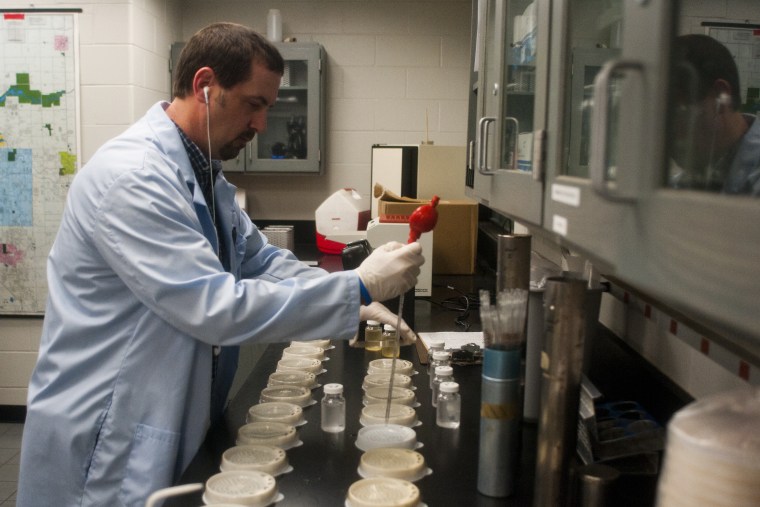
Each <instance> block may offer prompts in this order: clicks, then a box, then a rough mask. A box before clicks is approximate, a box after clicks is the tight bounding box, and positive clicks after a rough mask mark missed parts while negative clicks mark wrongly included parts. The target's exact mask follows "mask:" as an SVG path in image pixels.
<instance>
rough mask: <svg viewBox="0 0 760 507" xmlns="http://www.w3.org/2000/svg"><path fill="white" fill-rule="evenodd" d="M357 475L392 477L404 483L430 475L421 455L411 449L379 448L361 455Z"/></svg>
mask: <svg viewBox="0 0 760 507" xmlns="http://www.w3.org/2000/svg"><path fill="white" fill-rule="evenodd" d="M358 472H359V475H360V476H362V477H363V478H365V479H367V478H370V477H392V478H394V479H403V480H405V481H410V482H414V481H418V480H420V479H422V478H423V477H425V476H426V475H428V474H429V473H430V469H429V468H428V467H427V466H426V465H425V458H424V457H422V454H420V453H418V452H417V451H412V450H411V449H397V448H393V447H379V448H377V449H370V450H369V451H366V452H365V453H364V454H362V457H361V459H360V460H359V470H358Z"/></svg>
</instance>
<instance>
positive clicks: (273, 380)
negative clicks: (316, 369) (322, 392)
mask: <svg viewBox="0 0 760 507" xmlns="http://www.w3.org/2000/svg"><path fill="white" fill-rule="evenodd" d="M267 386H268V387H271V386H301V387H306V388H307V389H314V388H315V387H317V376H316V375H314V374H313V373H311V372H308V371H300V370H292V371H275V372H273V373H272V374H271V375H269V381H268V382H267Z"/></svg>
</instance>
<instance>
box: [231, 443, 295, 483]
mask: <svg viewBox="0 0 760 507" xmlns="http://www.w3.org/2000/svg"><path fill="white" fill-rule="evenodd" d="M220 469H221V471H222V472H230V471H233V470H254V471H257V472H264V473H267V474H270V475H272V476H274V477H277V476H278V475H280V474H284V473H287V472H290V471H292V470H293V467H291V466H290V465H289V464H288V456H287V454H286V453H285V451H284V450H283V449H282V448H281V447H277V446H276V445H262V444H256V445H254V444H251V445H238V446H235V447H230V448H229V449H227V450H226V451H224V454H222V464H221V465H220Z"/></svg>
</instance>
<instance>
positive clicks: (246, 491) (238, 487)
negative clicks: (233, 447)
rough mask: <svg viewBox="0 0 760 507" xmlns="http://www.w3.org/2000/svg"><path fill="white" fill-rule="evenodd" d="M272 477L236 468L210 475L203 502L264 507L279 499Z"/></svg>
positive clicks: (275, 483)
mask: <svg viewBox="0 0 760 507" xmlns="http://www.w3.org/2000/svg"><path fill="white" fill-rule="evenodd" d="M281 498H282V496H281V495H279V494H278V492H277V482H276V481H275V479H274V477H272V476H271V475H270V474H267V473H264V472H256V471H243V470H236V471H232V472H221V473H218V474H216V475H212V476H211V477H209V479H208V480H207V481H206V490H205V491H204V492H203V502H204V503H206V504H213V503H227V504H234V505H245V506H248V507H264V506H266V505H270V504H272V503H273V502H276V501H278V500H279V499H281Z"/></svg>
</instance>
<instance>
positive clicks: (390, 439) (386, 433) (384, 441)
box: [356, 424, 422, 451]
mask: <svg viewBox="0 0 760 507" xmlns="http://www.w3.org/2000/svg"><path fill="white" fill-rule="evenodd" d="M356 447H358V448H359V449H361V450H362V451H368V450H370V449H377V448H379V447H397V448H400V449H412V450H414V449H418V448H420V447H422V444H420V443H419V442H417V434H416V433H415V432H414V430H413V429H412V428H408V427H406V426H401V425H399V424H375V425H372V426H365V427H364V428H362V429H360V430H359V433H358V434H357V436H356Z"/></svg>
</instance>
